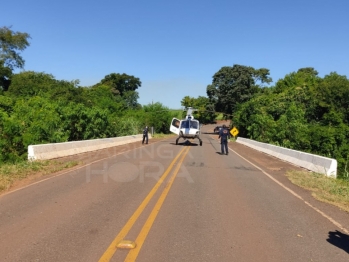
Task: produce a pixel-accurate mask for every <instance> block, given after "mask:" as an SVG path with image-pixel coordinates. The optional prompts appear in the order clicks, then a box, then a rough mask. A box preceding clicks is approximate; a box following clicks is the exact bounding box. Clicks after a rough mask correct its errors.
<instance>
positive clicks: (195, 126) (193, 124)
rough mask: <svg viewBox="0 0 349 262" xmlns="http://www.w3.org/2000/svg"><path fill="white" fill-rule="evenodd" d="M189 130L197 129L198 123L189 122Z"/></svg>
mask: <svg viewBox="0 0 349 262" xmlns="http://www.w3.org/2000/svg"><path fill="white" fill-rule="evenodd" d="M190 128H195V129H197V128H198V123H197V122H196V121H190Z"/></svg>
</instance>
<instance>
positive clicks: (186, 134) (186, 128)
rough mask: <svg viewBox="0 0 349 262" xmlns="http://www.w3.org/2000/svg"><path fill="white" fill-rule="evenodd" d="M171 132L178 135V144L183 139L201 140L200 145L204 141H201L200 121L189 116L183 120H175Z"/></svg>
mask: <svg viewBox="0 0 349 262" xmlns="http://www.w3.org/2000/svg"><path fill="white" fill-rule="evenodd" d="M170 131H171V132H172V133H175V134H176V135H178V138H177V140H176V144H178V140H179V139H180V138H183V139H195V138H197V139H199V141H200V145H202V141H201V139H200V123H199V121H198V120H196V119H194V117H193V116H191V115H187V117H186V118H185V119H183V120H179V119H177V118H173V119H172V122H171V126H170Z"/></svg>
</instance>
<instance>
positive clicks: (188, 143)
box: [170, 140, 198, 146]
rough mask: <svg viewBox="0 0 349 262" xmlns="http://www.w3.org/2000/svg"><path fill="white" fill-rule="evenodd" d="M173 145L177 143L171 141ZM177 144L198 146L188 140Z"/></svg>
mask: <svg viewBox="0 0 349 262" xmlns="http://www.w3.org/2000/svg"><path fill="white" fill-rule="evenodd" d="M170 144H171V145H176V143H170ZM177 146H198V144H195V143H191V142H189V141H188V140H187V141H185V142H182V143H178V145H177Z"/></svg>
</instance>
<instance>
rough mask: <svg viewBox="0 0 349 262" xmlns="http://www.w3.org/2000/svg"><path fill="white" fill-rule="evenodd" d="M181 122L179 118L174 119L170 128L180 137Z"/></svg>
mask: <svg viewBox="0 0 349 262" xmlns="http://www.w3.org/2000/svg"><path fill="white" fill-rule="evenodd" d="M180 122H181V121H180V120H179V119H177V118H173V119H172V121H171V126H170V131H171V132H172V133H175V134H177V135H179V124H180Z"/></svg>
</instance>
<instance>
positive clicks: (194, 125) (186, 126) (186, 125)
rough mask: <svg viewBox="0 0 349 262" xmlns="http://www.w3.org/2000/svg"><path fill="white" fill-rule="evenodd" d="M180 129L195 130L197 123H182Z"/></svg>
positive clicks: (186, 121)
mask: <svg viewBox="0 0 349 262" xmlns="http://www.w3.org/2000/svg"><path fill="white" fill-rule="evenodd" d="M181 128H195V129H198V122H197V121H190V120H185V121H182V123H181Z"/></svg>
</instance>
